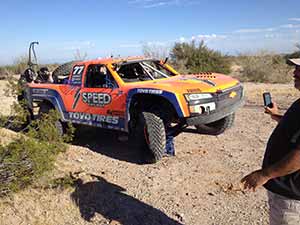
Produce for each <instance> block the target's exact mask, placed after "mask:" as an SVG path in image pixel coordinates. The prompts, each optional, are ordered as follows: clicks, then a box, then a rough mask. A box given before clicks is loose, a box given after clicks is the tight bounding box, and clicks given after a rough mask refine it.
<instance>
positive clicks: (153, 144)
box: [131, 112, 166, 163]
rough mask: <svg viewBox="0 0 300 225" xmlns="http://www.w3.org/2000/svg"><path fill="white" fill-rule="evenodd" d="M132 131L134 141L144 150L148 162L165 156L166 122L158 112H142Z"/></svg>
mask: <svg viewBox="0 0 300 225" xmlns="http://www.w3.org/2000/svg"><path fill="white" fill-rule="evenodd" d="M132 132H133V135H131V136H132V138H133V139H132V141H133V142H134V143H135V145H136V146H137V147H138V148H140V149H142V151H144V153H145V154H144V156H145V160H146V161H147V162H148V163H155V162H158V161H159V160H160V159H161V158H162V157H163V154H164V152H165V148H166V132H165V126H164V122H163V120H162V119H161V117H160V116H159V115H158V114H155V113H153V112H141V113H140V115H139V119H138V121H137V125H136V127H135V128H134V129H133V130H132Z"/></svg>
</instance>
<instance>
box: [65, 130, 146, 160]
mask: <svg viewBox="0 0 300 225" xmlns="http://www.w3.org/2000/svg"><path fill="white" fill-rule="evenodd" d="M126 137H127V136H126V134H124V133H120V132H117V131H110V130H105V129H100V128H95V127H88V126H78V127H76V132H75V136H74V138H73V141H72V143H71V144H73V145H77V146H82V147H86V148H89V149H90V150H92V151H94V152H97V153H100V154H103V155H106V156H108V157H111V158H114V159H118V160H121V161H126V162H130V163H135V164H145V160H144V155H143V152H142V151H141V150H139V149H137V148H135V147H133V146H132V145H130V143H129V141H128V140H120V139H121V138H125V139H126Z"/></svg>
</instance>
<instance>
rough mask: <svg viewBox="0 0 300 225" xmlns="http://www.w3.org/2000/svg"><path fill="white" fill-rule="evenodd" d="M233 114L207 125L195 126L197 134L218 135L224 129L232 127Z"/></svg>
mask: <svg viewBox="0 0 300 225" xmlns="http://www.w3.org/2000/svg"><path fill="white" fill-rule="evenodd" d="M234 117H235V114H234V113H232V114H230V115H228V116H226V117H224V118H222V119H220V120H217V121H215V122H212V123H208V124H199V125H196V126H195V127H196V129H197V132H198V133H200V134H209V135H219V134H222V133H223V132H224V131H225V130H226V129H228V128H230V127H232V125H233V122H234Z"/></svg>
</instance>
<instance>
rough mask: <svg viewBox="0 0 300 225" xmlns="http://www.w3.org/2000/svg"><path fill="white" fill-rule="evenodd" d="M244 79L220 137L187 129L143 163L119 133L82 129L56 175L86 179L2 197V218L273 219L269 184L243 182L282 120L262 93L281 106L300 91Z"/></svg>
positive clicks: (192, 222)
mask: <svg viewBox="0 0 300 225" xmlns="http://www.w3.org/2000/svg"><path fill="white" fill-rule="evenodd" d="M244 85H245V89H246V104H245V106H244V107H242V108H241V109H239V111H238V112H237V113H236V121H235V125H234V127H233V128H232V129H230V130H228V131H227V132H225V133H224V134H222V135H219V136H217V137H215V136H205V135H199V134H195V133H194V132H193V130H192V129H189V130H187V132H185V133H183V134H181V135H179V136H178V137H177V138H176V139H175V147H176V157H169V158H164V159H163V160H162V161H161V162H159V163H157V164H154V165H143V164H141V162H140V159H139V153H137V152H134V151H133V150H131V149H130V148H129V146H128V143H127V142H126V141H125V142H121V141H119V140H118V139H117V136H116V135H115V134H114V133H111V132H105V131H103V130H100V129H97V130H96V129H92V130H90V129H89V130H88V132H87V130H86V129H81V130H80V131H79V132H78V134H77V138H76V139H75V141H74V143H73V145H71V146H70V148H69V149H68V151H67V152H66V153H64V154H61V155H60V156H59V159H58V161H57V163H56V169H55V171H54V175H53V176H55V177H62V176H63V175H64V174H68V173H69V172H78V171H81V172H82V173H81V174H80V177H81V178H82V180H83V183H82V184H81V185H78V186H77V188H69V189H67V190H58V189H46V190H41V189H40V188H32V189H28V190H25V191H22V192H21V193H18V194H16V195H14V197H13V199H6V200H2V201H1V202H0V213H1V214H0V224H3V225H9V224H43V225H47V224H49V225H50V224H124V225H135V224H145V225H146V224H174V225H175V224H189V225H198V224H199V225H200V224H238V225H241V224H247V225H248V224H267V221H268V218H267V210H268V209H267V203H266V193H265V191H264V189H263V188H261V189H259V190H258V191H257V192H255V193H244V192H242V191H240V190H239V188H238V183H239V180H240V179H241V178H242V177H243V175H245V174H246V173H248V172H250V171H252V170H254V169H258V168H259V167H260V164H261V161H262V157H263V154H264V147H265V144H266V141H267V139H268V137H269V135H270V132H271V131H272V129H273V128H274V126H275V125H276V124H275V122H273V121H271V120H270V118H269V116H267V115H265V114H264V113H263V108H262V98H261V96H262V92H263V91H265V90H266V91H270V92H272V94H273V99H274V100H275V101H276V102H277V103H278V105H279V106H281V107H282V108H283V110H284V109H285V108H286V107H288V106H289V104H290V103H291V102H293V101H294V100H295V99H296V98H297V95H298V93H297V92H296V91H295V90H293V87H292V84H288V85H267V84H262V85H256V84H251V83H247V84H244ZM2 86H3V84H2ZM2 99H4V97H3V96H1V104H2V105H3V102H2ZM79 136H80V138H79ZM89 221H91V222H89Z"/></svg>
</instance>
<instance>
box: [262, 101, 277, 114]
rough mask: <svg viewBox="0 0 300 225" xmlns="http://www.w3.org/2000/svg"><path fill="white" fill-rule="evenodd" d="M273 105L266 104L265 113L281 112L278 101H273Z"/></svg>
mask: <svg viewBox="0 0 300 225" xmlns="http://www.w3.org/2000/svg"><path fill="white" fill-rule="evenodd" d="M272 104H273V107H272V108H271V107H268V106H265V113H267V114H270V115H278V114H279V110H278V106H277V104H276V102H272Z"/></svg>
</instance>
